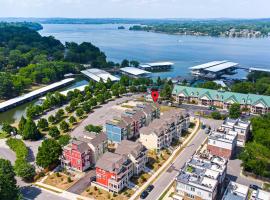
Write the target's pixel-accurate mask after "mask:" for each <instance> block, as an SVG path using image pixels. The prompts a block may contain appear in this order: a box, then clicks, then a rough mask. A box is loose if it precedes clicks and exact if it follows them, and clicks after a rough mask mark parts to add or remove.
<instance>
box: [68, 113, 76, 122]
mask: <svg viewBox="0 0 270 200" xmlns="http://www.w3.org/2000/svg"><path fill="white" fill-rule="evenodd" d="M68 121H69V123H71V124H75V123H76V122H77V119H76V118H75V117H74V116H73V115H72V116H70V117H69V120H68Z"/></svg>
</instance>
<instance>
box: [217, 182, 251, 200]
mask: <svg viewBox="0 0 270 200" xmlns="http://www.w3.org/2000/svg"><path fill="white" fill-rule="evenodd" d="M233 199H237V200H247V199H248V186H245V185H242V184H239V183H236V182H233V181H231V182H230V183H229V185H228V186H227V189H226V191H225V193H224V195H223V197H222V200H233Z"/></svg>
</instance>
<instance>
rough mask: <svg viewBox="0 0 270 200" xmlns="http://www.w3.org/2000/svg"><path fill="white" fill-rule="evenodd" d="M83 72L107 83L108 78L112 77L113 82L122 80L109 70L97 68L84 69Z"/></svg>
mask: <svg viewBox="0 0 270 200" xmlns="http://www.w3.org/2000/svg"><path fill="white" fill-rule="evenodd" d="M81 73H82V74H84V75H85V76H86V77H88V78H90V79H92V80H94V81H96V82H99V81H100V80H102V81H103V82H104V83H106V82H107V80H108V78H110V79H111V81H113V82H115V81H119V80H120V79H119V78H118V77H116V76H113V75H111V74H110V73H109V72H106V71H104V70H101V69H97V68H92V69H87V70H83V71H81Z"/></svg>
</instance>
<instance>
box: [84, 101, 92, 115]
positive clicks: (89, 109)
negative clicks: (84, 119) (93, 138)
mask: <svg viewBox="0 0 270 200" xmlns="http://www.w3.org/2000/svg"><path fill="white" fill-rule="evenodd" d="M82 109H83V110H84V112H86V113H89V112H90V111H91V105H90V103H89V102H88V101H87V102H84V103H83V104H82Z"/></svg>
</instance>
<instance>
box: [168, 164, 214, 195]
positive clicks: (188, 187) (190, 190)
mask: <svg viewBox="0 0 270 200" xmlns="http://www.w3.org/2000/svg"><path fill="white" fill-rule="evenodd" d="M209 177H210V178H209ZM212 177H217V173H215V172H213V171H207V170H199V169H196V168H193V167H190V166H187V165H186V166H185V167H184V168H183V169H182V170H180V173H179V174H178V176H177V177H176V188H175V195H174V196H173V199H174V200H188V199H198V200H200V199H201V200H215V199H216V197H217V192H218V180H217V179H215V178H212Z"/></svg>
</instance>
